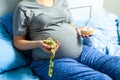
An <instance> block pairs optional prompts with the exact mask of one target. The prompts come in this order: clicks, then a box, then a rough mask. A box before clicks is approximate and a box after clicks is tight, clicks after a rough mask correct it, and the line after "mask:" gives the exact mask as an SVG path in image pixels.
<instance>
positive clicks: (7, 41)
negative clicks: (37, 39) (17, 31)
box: [0, 23, 27, 73]
mask: <svg viewBox="0 0 120 80" xmlns="http://www.w3.org/2000/svg"><path fill="white" fill-rule="evenodd" d="M26 64H27V61H26V59H25V58H24V56H23V55H22V53H21V52H20V51H18V50H16V49H15V48H14V46H13V43H12V39H11V37H10V36H9V34H8V33H7V32H6V29H5V27H4V26H3V25H2V24H1V23H0V73H2V72H4V71H8V70H11V69H14V68H17V67H21V66H24V65H26Z"/></svg>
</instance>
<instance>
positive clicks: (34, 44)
mask: <svg viewBox="0 0 120 80" xmlns="http://www.w3.org/2000/svg"><path fill="white" fill-rule="evenodd" d="M13 42H14V46H15V47H16V48H17V49H19V50H30V49H35V48H41V49H42V50H43V51H45V52H47V53H51V52H50V46H49V45H47V44H45V43H43V41H42V40H37V41H29V40H26V39H25V37H24V36H14V37H13ZM56 44H57V45H56V47H55V51H57V50H58V48H59V46H60V43H59V42H58V41H56Z"/></svg>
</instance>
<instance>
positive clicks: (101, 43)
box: [84, 10, 118, 55]
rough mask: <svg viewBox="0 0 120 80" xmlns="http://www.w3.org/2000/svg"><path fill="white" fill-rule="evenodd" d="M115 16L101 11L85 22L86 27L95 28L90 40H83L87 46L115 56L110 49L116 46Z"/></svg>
mask: <svg viewBox="0 0 120 80" xmlns="http://www.w3.org/2000/svg"><path fill="white" fill-rule="evenodd" d="M116 19H117V16H116V15H115V14H113V13H108V12H107V11H105V10H101V11H99V12H98V13H96V14H94V15H93V16H92V17H91V18H90V19H89V20H88V22H87V26H90V27H94V28H96V32H95V33H94V34H93V36H92V37H90V38H85V39H84V40H85V43H86V44H87V45H90V46H93V47H95V48H97V49H99V50H100V51H102V52H104V53H106V54H112V55H113V54H115V52H112V51H114V50H113V48H112V47H110V46H114V45H118V34H117V26H116Z"/></svg>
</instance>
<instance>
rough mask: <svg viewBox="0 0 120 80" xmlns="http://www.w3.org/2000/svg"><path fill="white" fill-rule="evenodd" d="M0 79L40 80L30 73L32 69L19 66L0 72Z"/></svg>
mask: <svg viewBox="0 0 120 80" xmlns="http://www.w3.org/2000/svg"><path fill="white" fill-rule="evenodd" d="M0 80H41V79H39V78H38V77H37V76H35V75H34V74H33V73H32V70H31V69H30V68H29V67H28V66H25V67H21V68H19V69H14V70H11V71H9V72H5V73H3V74H0Z"/></svg>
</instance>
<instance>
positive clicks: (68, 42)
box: [33, 26, 82, 59]
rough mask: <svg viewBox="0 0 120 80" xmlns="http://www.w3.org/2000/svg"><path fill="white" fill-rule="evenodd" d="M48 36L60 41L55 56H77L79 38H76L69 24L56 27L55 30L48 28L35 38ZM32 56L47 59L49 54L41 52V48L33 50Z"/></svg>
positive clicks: (79, 45) (78, 52) (79, 46)
mask: <svg viewBox="0 0 120 80" xmlns="http://www.w3.org/2000/svg"><path fill="white" fill-rule="evenodd" d="M48 37H51V38H53V39H54V40H58V41H60V47H59V49H58V51H57V52H56V55H55V58H60V57H70V58H77V57H78V56H79V55H80V53H81V50H82V46H81V40H80V38H78V36H77V33H76V31H75V30H74V28H72V27H71V26H68V27H64V28H63V29H62V28H60V29H59V28H58V29H56V30H48V31H47V32H44V33H41V34H39V35H38V36H37V37H36V38H34V39H35V40H38V39H41V40H42V39H47V38H48ZM33 58H35V59H49V58H50V54H48V53H45V52H43V51H42V50H41V49H35V50H33Z"/></svg>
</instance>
